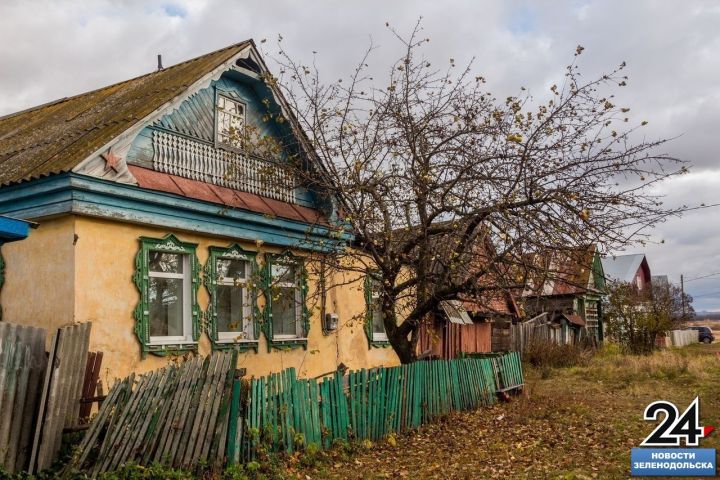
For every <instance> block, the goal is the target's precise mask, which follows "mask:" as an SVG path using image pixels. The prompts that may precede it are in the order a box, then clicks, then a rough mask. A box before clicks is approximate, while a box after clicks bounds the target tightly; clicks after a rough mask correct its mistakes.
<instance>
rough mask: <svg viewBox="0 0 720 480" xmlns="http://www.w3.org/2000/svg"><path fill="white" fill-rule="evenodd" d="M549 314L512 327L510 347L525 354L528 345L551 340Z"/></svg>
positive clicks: (543, 314)
mask: <svg viewBox="0 0 720 480" xmlns="http://www.w3.org/2000/svg"><path fill="white" fill-rule="evenodd" d="M548 320H549V318H548V314H547V313H541V314H540V315H538V316H536V317H534V318H532V319H530V320H527V321H525V322H522V323H515V324H512V325H511V326H510V329H511V330H510V345H511V346H512V349H513V350H514V351H516V352H520V353H522V352H524V351H525V350H526V349H527V347H528V345H530V344H531V343H533V342H536V341H548V340H550V326H549V325H548V323H547V322H548Z"/></svg>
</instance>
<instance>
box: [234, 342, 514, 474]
mask: <svg viewBox="0 0 720 480" xmlns="http://www.w3.org/2000/svg"><path fill="white" fill-rule="evenodd" d="M522 384H523V373H522V366H521V363H520V356H519V355H518V354H517V353H516V352H511V353H508V354H506V355H502V356H497V357H494V358H462V359H456V360H435V361H429V362H416V363H412V364H409V365H400V366H397V367H391V368H377V369H371V370H358V371H351V372H349V374H348V375H346V376H344V375H342V374H341V373H340V372H336V373H335V374H334V375H332V376H330V377H325V378H324V379H323V380H322V381H321V382H318V381H317V380H316V379H298V378H296V375H295V370H294V369H292V368H291V369H287V370H285V371H284V372H282V373H277V374H273V375H269V376H267V377H261V378H253V379H251V380H250V382H249V384H247V387H246V388H247V390H246V395H247V397H246V408H245V409H244V410H243V411H242V412H240V414H239V415H238V416H231V420H230V423H231V424H230V427H229V432H230V438H229V442H228V452H227V454H228V460H229V463H233V462H237V461H241V460H245V461H247V460H251V459H253V458H255V456H256V454H257V451H258V448H259V447H263V448H269V449H270V450H272V451H287V452H293V451H294V450H297V449H298V448H300V447H302V446H304V445H309V444H315V445H316V446H317V447H324V448H327V447H329V446H330V445H331V444H332V443H333V442H334V441H335V440H336V439H342V440H348V439H355V440H363V439H369V440H378V439H380V438H383V437H385V436H386V435H388V434H390V433H393V432H396V433H400V432H405V431H408V430H410V429H413V428H417V427H419V426H420V425H421V424H423V423H427V422H430V421H432V420H433V419H435V418H437V417H439V416H441V415H445V414H448V413H450V412H451V411H459V410H470V409H473V408H476V407H479V406H484V405H491V404H493V403H495V402H496V401H497V396H496V394H497V393H498V392H502V391H508V390H512V389H515V388H519V387H521V386H522ZM239 393H240V392H239V385H236V388H235V398H234V399H233V403H236V402H237V401H238V400H239V398H238V396H239ZM235 411H239V410H238V409H235ZM243 420H244V421H243Z"/></svg>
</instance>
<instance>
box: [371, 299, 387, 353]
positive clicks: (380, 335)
mask: <svg viewBox="0 0 720 480" xmlns="http://www.w3.org/2000/svg"><path fill="white" fill-rule="evenodd" d="M380 297H381V295H380V292H379V291H377V290H371V291H370V299H371V300H372V308H373V312H372V315H374V310H375V308H377V303H378V302H379V301H380ZM380 315H381V316H382V317H384V316H385V315H384V314H383V312H382V307H381V308H380ZM371 318H372V319H373V320H374V316H373V317H371ZM382 321H383V324H382V326H383V331H382V332H376V331H375V322H373V325H372V339H373V342H387V341H388V336H387V332H386V331H385V318H382Z"/></svg>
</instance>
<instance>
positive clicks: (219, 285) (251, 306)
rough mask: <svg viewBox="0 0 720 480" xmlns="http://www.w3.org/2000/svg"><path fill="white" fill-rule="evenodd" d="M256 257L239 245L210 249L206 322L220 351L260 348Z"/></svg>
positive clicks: (206, 276)
mask: <svg viewBox="0 0 720 480" xmlns="http://www.w3.org/2000/svg"><path fill="white" fill-rule="evenodd" d="M256 271H257V267H256V263H255V254H254V253H250V252H246V251H244V250H243V249H242V248H241V247H240V246H238V245H231V246H230V247H228V248H218V247H210V258H209V259H208V263H207V264H206V265H205V285H206V287H207V289H208V292H209V293H210V305H209V307H208V311H207V315H206V319H207V321H208V324H209V326H210V338H211V340H212V342H213V347H215V348H217V349H222V348H230V347H238V348H241V349H244V348H253V349H257V316H258V315H257V306H256V305H257V291H256V288H255V278H254V277H255V274H256Z"/></svg>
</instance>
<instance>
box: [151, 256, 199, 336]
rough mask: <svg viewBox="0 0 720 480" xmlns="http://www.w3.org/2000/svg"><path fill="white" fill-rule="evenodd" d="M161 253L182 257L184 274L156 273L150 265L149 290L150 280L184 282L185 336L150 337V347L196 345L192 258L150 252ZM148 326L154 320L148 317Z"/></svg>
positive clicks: (183, 311)
mask: <svg viewBox="0 0 720 480" xmlns="http://www.w3.org/2000/svg"><path fill="white" fill-rule="evenodd" d="M156 251H160V252H161V253H170V254H171V255H180V256H181V257H182V265H183V273H170V272H155V271H153V270H151V269H150V265H148V270H147V273H148V288H150V283H149V279H150V278H174V279H182V281H183V305H182V316H183V318H182V326H183V332H184V335H168V336H155V337H153V336H150V337H149V344H150V345H177V344H186V343H187V344H189V343H195V341H194V340H193V333H192V332H193V326H192V305H191V302H192V299H191V296H192V278H191V277H192V272H190V258H189V256H188V255H187V254H186V253H172V252H165V251H163V250H150V252H156ZM148 324H149V325H152V318H150V317H148Z"/></svg>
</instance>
